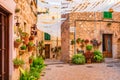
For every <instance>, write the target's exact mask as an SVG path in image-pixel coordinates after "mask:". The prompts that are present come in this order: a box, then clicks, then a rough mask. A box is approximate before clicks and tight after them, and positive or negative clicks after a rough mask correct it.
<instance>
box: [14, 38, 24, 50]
mask: <svg viewBox="0 0 120 80" xmlns="http://www.w3.org/2000/svg"><path fill="white" fill-rule="evenodd" d="M21 43H22V40H20V39H16V40H15V41H14V47H15V48H18V47H19V46H20V44H21Z"/></svg>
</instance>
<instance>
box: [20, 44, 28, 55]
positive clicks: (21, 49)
mask: <svg viewBox="0 0 120 80" xmlns="http://www.w3.org/2000/svg"><path fill="white" fill-rule="evenodd" d="M26 49H27V46H26V45H22V46H21V47H20V51H19V52H20V53H19V54H20V55H22V54H24V53H25V51H26Z"/></svg>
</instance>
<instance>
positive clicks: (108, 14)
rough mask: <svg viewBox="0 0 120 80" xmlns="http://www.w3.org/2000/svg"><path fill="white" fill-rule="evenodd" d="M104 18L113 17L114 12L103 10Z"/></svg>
mask: <svg viewBox="0 0 120 80" xmlns="http://www.w3.org/2000/svg"><path fill="white" fill-rule="evenodd" d="M103 18H106V19H112V13H111V12H103Z"/></svg>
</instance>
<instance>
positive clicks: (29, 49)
mask: <svg viewBox="0 0 120 80" xmlns="http://www.w3.org/2000/svg"><path fill="white" fill-rule="evenodd" d="M33 49H34V43H33V42H29V43H28V51H29V52H31V51H33Z"/></svg>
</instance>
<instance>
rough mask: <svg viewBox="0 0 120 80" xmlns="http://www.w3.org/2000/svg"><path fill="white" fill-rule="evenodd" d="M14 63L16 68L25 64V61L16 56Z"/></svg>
mask: <svg viewBox="0 0 120 80" xmlns="http://www.w3.org/2000/svg"><path fill="white" fill-rule="evenodd" d="M13 63H14V68H16V69H17V68H18V67H19V66H22V65H23V64H24V61H23V60H21V59H18V58H15V59H14V60H13Z"/></svg>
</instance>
